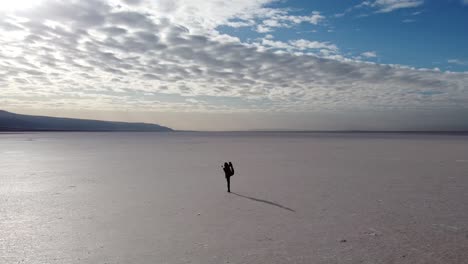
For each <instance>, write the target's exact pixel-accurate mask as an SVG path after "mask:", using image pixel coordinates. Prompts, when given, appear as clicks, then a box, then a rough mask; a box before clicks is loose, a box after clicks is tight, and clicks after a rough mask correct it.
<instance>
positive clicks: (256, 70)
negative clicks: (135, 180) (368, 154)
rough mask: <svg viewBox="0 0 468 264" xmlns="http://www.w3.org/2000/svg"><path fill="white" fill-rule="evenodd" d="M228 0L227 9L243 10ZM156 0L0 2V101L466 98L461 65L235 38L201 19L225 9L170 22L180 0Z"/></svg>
mask: <svg viewBox="0 0 468 264" xmlns="http://www.w3.org/2000/svg"><path fill="white" fill-rule="evenodd" d="M252 2H253V1H246V2H245V3H246V8H247V9H246V10H249V8H252V5H251V3H252ZM158 3H159V2H158ZM182 3H185V2H183V1H182ZM203 3H205V2H202V5H206V3H205V4H203ZM239 3H240V2H235V3H234V4H233V5H236V6H234V7H233V9H237V10H244V9H243V8H240V5H239ZM256 3H257V4H258V3H259V2H256ZM165 4H166V6H164V5H163V6H160V5H156V6H152V5H150V4H148V3H146V2H141V3H139V4H138V5H135V3H132V4H131V5H127V4H125V3H124V2H119V3H118V4H117V3H115V2H114V1H112V2H103V1H98V0H87V1H70V2H67V4H64V2H62V1H54V0H47V1H45V2H44V5H43V6H40V7H38V8H36V9H34V10H28V11H22V12H18V13H15V14H4V17H5V20H4V21H7V22H8V23H9V24H8V25H7V26H4V25H3V26H2V25H0V28H1V29H0V31H1V32H0V58H1V59H0V83H1V84H2V96H1V98H0V104H1V105H3V106H5V107H27V106H29V107H42V108H71V109H73V108H75V109H77V108H79V109H99V110H103V109H130V110H134V111H137V110H144V111H149V110H161V111H207V112H223V111H227V112H229V111H231V112H232V111H237V112H243V111H244V112H245V111H258V112H272V111H273V112H275V111H279V112H280V111H293V112H294V111H297V112H299V111H312V110H317V109H321V110H323V109H335V110H336V109H356V108H365V109H381V108H385V109H389V108H390V109H391V108H399V109H402V108H422V109H425V108H451V109H456V108H465V107H466V106H467V105H468V96H467V94H468V93H467V90H468V87H467V86H466V83H468V74H467V73H453V72H440V71H436V70H430V69H414V68H409V67H404V66H400V65H379V64H375V63H367V62H359V61H354V60H352V59H347V58H344V57H342V56H341V55H340V50H339V49H338V47H337V46H336V45H334V44H332V43H329V42H320V41H314V40H306V39H298V40H290V41H287V42H282V41H276V40H273V39H272V37H268V38H264V39H262V40H259V42H258V43H250V44H247V43H242V42H240V41H239V39H237V38H235V37H232V36H228V35H223V34H221V33H219V32H217V31H216V30H215V29H214V28H210V27H200V25H201V24H200V21H202V20H205V19H206V21H218V22H216V23H215V22H213V23H215V24H217V23H221V22H220V21H224V22H222V23H225V22H227V21H228V20H229V17H231V14H232V13H235V12H231V11H229V12H228V11H226V12H228V13H229V14H228V15H226V16H222V18H221V16H218V15H216V16H214V17H211V18H203V19H201V18H200V19H199V20H195V21H191V20H182V22H183V23H182V22H181V23H179V21H174V19H173V18H174V13H175V14H178V12H182V11H180V10H179V9H180V8H187V5H188V4H187V5H186V6H185V7H184V6H182V7H180V6H170V4H169V3H165ZM214 5H217V4H214ZM258 6H259V8H260V9H261V8H262V5H261V4H258ZM223 9H228V10H230V9H231V8H230V6H227V7H224V8H223ZM148 10H156V11H154V12H149V11H148ZM161 10H168V11H167V12H168V13H167V14H165V15H162V14H159V13H158V12H160V11H161ZM161 12H162V11H161ZM164 12H166V11H164ZM187 12H189V11H187ZM194 12H195V11H194ZM196 12H203V11H196ZM210 12H211V11H210ZM249 12H250V13H251V14H254V13H258V12H260V11H258V12H256V11H252V10H250V11H249ZM262 12H263V11H262ZM210 23H211V22H210ZM210 23H207V24H206V25H210ZM11 25H13V26H11ZM367 55H371V56H372V55H373V53H372V52H370V53H368V54H367ZM374 55H376V54H374ZM363 56H364V54H363ZM187 99H191V100H187ZM192 99H193V100H192ZM201 102H202V103H201Z"/></svg>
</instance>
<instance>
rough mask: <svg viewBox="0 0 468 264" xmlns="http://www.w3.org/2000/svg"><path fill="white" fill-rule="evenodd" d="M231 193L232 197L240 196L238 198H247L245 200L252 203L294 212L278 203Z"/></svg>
mask: <svg viewBox="0 0 468 264" xmlns="http://www.w3.org/2000/svg"><path fill="white" fill-rule="evenodd" d="M231 193H232V194H234V195H237V196H240V197H244V198H247V199H249V200H252V201H256V202H261V203H266V204H270V205H273V206H276V207H279V208H282V209H285V210H288V211H291V212H296V211H294V210H293V209H291V208H289V207H286V206H284V205H281V204H279V203H274V202H270V201H267V200H263V199H258V198H255V197H250V196H246V195H242V194H238V193H235V192H231Z"/></svg>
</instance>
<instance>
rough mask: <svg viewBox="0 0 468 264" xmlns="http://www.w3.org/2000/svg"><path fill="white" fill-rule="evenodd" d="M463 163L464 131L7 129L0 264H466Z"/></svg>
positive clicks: (2, 152)
mask: <svg viewBox="0 0 468 264" xmlns="http://www.w3.org/2000/svg"><path fill="white" fill-rule="evenodd" d="M225 160H228V161H232V162H233V164H234V167H235V169H236V174H235V175H234V176H233V178H232V183H231V184H232V191H233V192H235V193H231V194H229V193H227V192H226V183H225V180H224V175H223V171H222V169H221V165H222V162H224V161H225ZM464 160H468V137H466V136H442V135H438V136H428V135H369V134H367V135H365V134H363V135H340V134H294V133H293V134H286V133H276V134H275V133H237V134H236V133H172V134H167V133H162V134H158V133H36V134H34V133H25V134H0V263H61V264H63V263H93V264H94V263H122V264H124V263H161V264H162V263H203V264H209V263H228V262H229V263H373V264H375V263H411V264H414V263H444V264H445V263H468V163H467V162H461V161H464Z"/></svg>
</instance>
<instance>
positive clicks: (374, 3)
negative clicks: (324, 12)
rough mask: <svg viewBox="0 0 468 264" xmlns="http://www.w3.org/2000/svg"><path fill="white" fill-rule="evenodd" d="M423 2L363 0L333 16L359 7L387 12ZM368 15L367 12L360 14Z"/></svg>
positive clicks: (414, 6) (343, 14) (418, 0)
mask: <svg viewBox="0 0 468 264" xmlns="http://www.w3.org/2000/svg"><path fill="white" fill-rule="evenodd" d="M423 4H424V0H365V1H362V2H361V3H359V4H357V5H354V6H352V7H349V8H347V9H346V10H345V11H343V12H342V13H337V14H335V15H334V16H335V17H343V16H345V15H346V14H348V13H351V12H353V11H356V10H361V9H369V8H371V9H374V10H375V9H376V11H375V12H376V13H389V12H392V11H395V10H398V9H405V8H416V7H419V6H421V5H423ZM420 13H421V12H420V11H419V12H414V13H413V15H418V14H420ZM360 16H361V17H362V16H368V14H361V15H360Z"/></svg>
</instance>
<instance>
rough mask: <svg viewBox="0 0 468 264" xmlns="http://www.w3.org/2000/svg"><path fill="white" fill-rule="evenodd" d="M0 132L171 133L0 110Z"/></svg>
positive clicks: (155, 128) (139, 125)
mask: <svg viewBox="0 0 468 264" xmlns="http://www.w3.org/2000/svg"><path fill="white" fill-rule="evenodd" d="M0 131H139V132H146V131H154V132H156V131H157V132H167V131H173V130H172V129H171V128H168V127H165V126H160V125H156V124H147V123H126V122H110V121H99V120H87V119H73V118H59V117H47V116H32V115H20V114H15V113H11V112H7V111H3V110H0Z"/></svg>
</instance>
